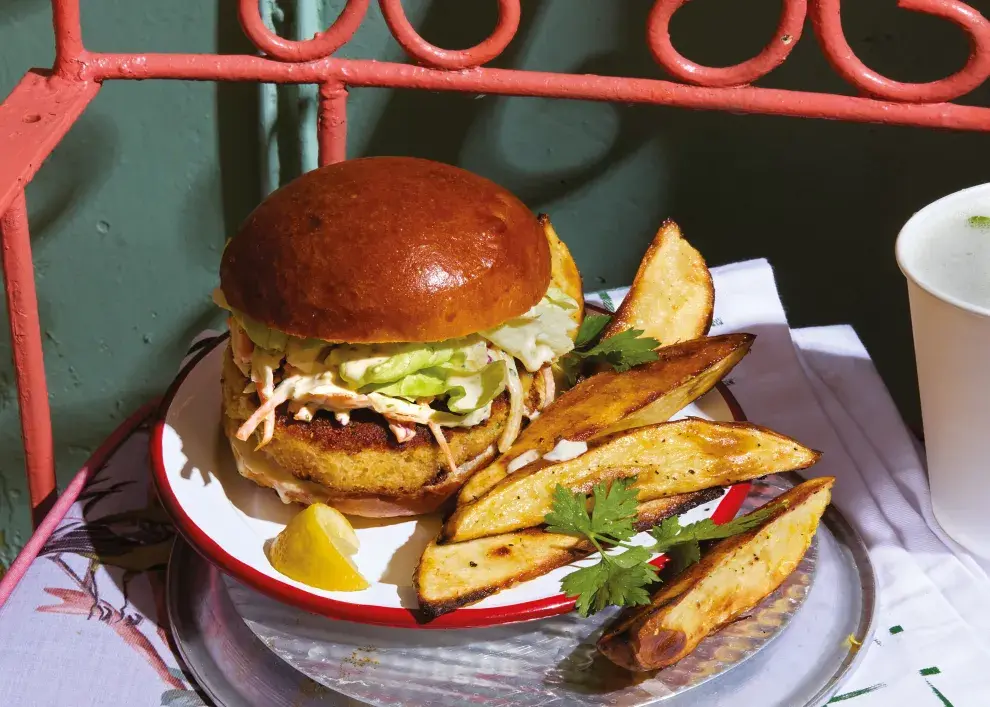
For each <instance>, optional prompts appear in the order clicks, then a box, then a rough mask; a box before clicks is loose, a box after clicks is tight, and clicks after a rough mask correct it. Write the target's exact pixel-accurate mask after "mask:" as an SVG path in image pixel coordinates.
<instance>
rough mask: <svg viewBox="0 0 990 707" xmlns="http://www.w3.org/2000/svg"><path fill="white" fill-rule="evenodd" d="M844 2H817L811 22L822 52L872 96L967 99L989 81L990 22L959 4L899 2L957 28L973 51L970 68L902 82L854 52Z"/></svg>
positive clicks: (920, 100) (945, 0)
mask: <svg viewBox="0 0 990 707" xmlns="http://www.w3.org/2000/svg"><path fill="white" fill-rule="evenodd" d="M839 6H840V0H814V5H813V9H812V15H811V17H812V23H813V25H814V28H815V33H816V34H817V35H818V41H819V42H820V43H821V45H822V51H823V52H824V53H825V56H826V58H827V59H828V61H829V63H830V64H831V65H832V67H833V68H834V69H835V70H836V71H837V72H838V73H839V74H840V75H841V76H842V77H843V78H844V79H845V80H846V81H848V82H849V83H851V84H852V85H853V86H855V87H856V88H858V89H859V90H861V91H863V92H864V93H866V94H868V95H870V96H873V97H874V98H882V99H886V100H890V101H901V102H905V103H941V102H943V101H951V100H953V99H955V98H959V97H960V96H964V95H966V94H967V93H969V92H970V91H972V90H973V89H975V88H976V87H978V86H979V85H980V84H982V83H983V82H984V81H986V80H987V77H990V21H987V19H986V18H985V17H983V15H981V14H980V13H979V12H977V11H976V10H974V9H973V8H972V7H970V6H969V5H966V4H965V3H962V2H959V1H958V0H899V2H898V3H897V6H898V7H900V8H901V9H904V10H911V11H913V12H921V13H924V14H926V15H935V16H936V17H941V18H943V19H946V20H949V21H950V22H952V23H954V24H956V25H958V26H959V27H961V28H962V30H963V31H964V32H966V34H967V36H968V37H969V41H970V46H971V53H970V57H969V61H968V62H966V66H964V67H963V68H962V69H960V70H959V71H958V72H956V73H955V74H953V75H952V76H949V77H947V78H944V79H940V80H938V81H932V82H930V83H901V82H900V81H894V80H892V79H889V78H887V77H886V76H882V75H881V74H878V73H877V72H876V71H873V70H872V69H870V68H869V67H867V66H866V65H865V64H864V63H863V62H861V61H860V60H859V59H858V58H857V57H856V55H855V54H854V53H853V50H852V48H851V47H850V46H849V43H848V42H847V41H846V38H845V35H844V33H843V32H842V19H841V17H840V9H839Z"/></svg>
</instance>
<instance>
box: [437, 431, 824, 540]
mask: <svg viewBox="0 0 990 707" xmlns="http://www.w3.org/2000/svg"><path fill="white" fill-rule="evenodd" d="M819 456H820V455H819V453H818V452H816V451H814V450H812V449H808V448H807V447H805V446H803V445H801V444H799V443H798V442H795V441H794V440H793V439H790V438H788V437H785V436H783V435H780V434H777V433H776V432H772V431H770V430H768V429H765V428H762V427H757V426H756V425H752V424H749V423H731V422H710V421H708V420H702V419H699V418H687V419H685V420H678V421H676V422H665V423H661V424H658V425H653V426H650V427H640V428H638V429H635V430H629V431H624V432H620V433H618V434H615V435H611V436H609V437H606V438H604V439H602V440H601V441H600V442H599V443H598V444H596V445H594V446H593V447H591V448H590V449H589V450H588V451H587V452H586V453H585V454H582V455H581V456H579V457H576V458H574V459H570V460H568V461H563V462H557V463H551V462H545V461H544V462H533V463H531V464H528V465H526V466H524V467H522V468H521V469H519V470H517V471H515V472H513V473H511V474H509V475H508V476H507V477H505V478H504V479H502V480H501V481H500V482H498V484H496V485H495V486H494V487H493V488H492V489H491V490H490V491H489V492H488V493H486V494H485V495H484V496H482V497H481V498H479V499H477V500H475V501H474V502H472V503H469V504H465V505H463V506H460V507H459V508H458V509H457V510H456V511H455V512H454V514H453V515H452V516H451V517H450V518H449V519H448V520H447V522H446V523H445V524H444V528H443V531H442V533H441V536H440V537H441V539H442V540H443V541H445V542H455V543H456V542H463V541H465V540H472V539H474V538H481V537H487V536H490V535H500V534H502V533H508V532H511V531H513V530H520V529H522V528H531V527H534V526H537V525H541V524H542V523H543V518H544V517H545V516H546V514H547V513H549V512H550V510H551V509H552V507H553V494H554V489H555V488H556V487H557V485H558V484H559V485H562V486H565V487H566V488H568V489H570V490H571V491H575V492H583V493H590V492H591V489H592V487H593V486H594V485H595V484H598V483H601V482H603V481H611V480H613V479H619V478H626V477H630V476H636V477H637V479H636V483H635V487H636V488H638V489H639V500H640V501H648V500H650V499H654V498H661V497H664V496H673V495H675V494H681V493H690V492H692V491H699V490H701V489H706V488H711V487H714V486H729V485H731V484H735V483H738V482H740V481H748V480H749V479H753V478H756V477H759V476H766V475H767V474H776V473H780V472H784V471H794V470H795V469H804V468H807V467H809V466H811V465H812V464H814V463H815V462H816V461H817V460H818V458H819Z"/></svg>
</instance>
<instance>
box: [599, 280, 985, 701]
mask: <svg viewBox="0 0 990 707" xmlns="http://www.w3.org/2000/svg"><path fill="white" fill-rule="evenodd" d="M713 277H714V280H715V289H716V297H715V302H716V305H715V322H714V325H713V328H712V333H714V334H724V333H728V332H733V331H747V332H751V333H753V334H756V335H757V339H756V342H755V344H754V346H753V351H752V353H751V354H750V355H749V356H747V357H746V358H745V359H744V360H743V361H742V363H740V364H739V365H738V366H737V367H736V368H735V369H734V370H733V371H732V372H731V373H730V374H729V377H728V379H727V381H726V382H727V383H728V384H729V385H730V387H731V388H732V392H733V393H734V394H735V396H736V397H737V398H738V399H739V401H740V403H741V405H742V406H743V409H744V410H745V412H746V414H747V416H748V417H749V419H750V420H752V421H753V422H756V423H758V424H762V425H766V426H768V427H771V428H773V429H775V430H777V431H779V432H782V433H784V434H787V435H791V436H793V437H795V438H796V439H798V440H800V441H801V442H803V443H804V444H807V445H808V446H811V447H814V448H815V449H819V450H821V451H822V452H824V456H823V459H822V461H821V462H820V463H819V464H817V465H816V466H815V467H813V469H812V470H811V473H812V474H820V475H830V476H835V477H836V479H837V481H836V485H835V488H834V493H833V502H834V504H835V505H836V506H837V507H838V508H839V510H840V511H841V512H842V513H843V515H844V516H845V517H846V518H847V519H848V520H849V522H850V523H851V524H852V525H853V526H854V527H855V528H856V529H857V530H858V531H859V533H860V535H861V536H862V537H863V539H864V541H865V543H866V545H867V546H868V547H869V550H870V556H871V558H872V561H873V564H874V567H875V569H876V572H877V576H878V581H879V595H880V610H879V617H878V623H877V630H876V634H875V640H874V641H873V643H872V644H871V645H869V646H863V648H861V650H865V651H867V654H866V656H865V658H864V660H863V662H862V664H861V665H860V667H859V668H858V669H857V670H856V671H855V673H854V674H853V675H852V676H851V677H850V678H849V680H848V681H847V682H846V683H845V684H844V685H843V686H842V688H841V689H840V691H839V694H838V695H837V696H836V697H834V698H833V702H846V701H849V705H850V707H876V706H886V705H898V706H900V705H904V706H905V707H928V706H931V707H946V706H947V705H948V706H950V707H970V706H971V705H972V706H974V707H975V706H983V705H990V668H988V667H987V666H988V665H990V638H988V630H990V612H987V611H986V605H987V602H988V601H990V579H988V577H987V574H986V572H985V571H984V570H983V569H982V568H981V567H980V565H979V564H978V563H977V562H976V561H975V560H974V559H973V558H972V557H970V556H969V555H968V554H967V553H966V552H965V551H964V550H962V549H961V548H960V547H958V546H957V545H956V544H955V543H953V542H952V541H951V540H949V539H948V538H946V537H945V536H944V534H943V533H942V532H941V530H940V529H939V528H938V527H937V525H935V522H934V520H933V518H932V513H931V500H930V498H929V497H928V487H927V481H926V478H925V473H924V467H923V464H922V461H921V459H920V458H919V455H918V447H917V445H916V444H915V443H914V442H913V441H912V437H911V434H910V432H909V431H908V430H907V428H906V427H905V425H904V423H903V421H902V420H901V418H900V416H899V414H898V413H897V410H896V408H895V407H894V405H893V402H892V401H891V399H890V396H889V395H888V394H887V390H886V388H885V387H884V385H883V383H882V381H881V380H880V377H879V376H878V375H877V372H876V370H875V369H874V367H873V364H872V362H871V361H870V359H869V356H868V354H867V353H866V350H865V349H864V348H863V345H862V344H861V343H860V341H859V339H858V338H857V337H856V334H855V332H854V331H853V330H852V329H851V328H850V327H826V328H816V329H804V330H798V331H795V332H791V331H790V329H789V327H788V324H787V319H786V316H785V314H784V309H783V306H782V305H781V302H780V297H779V295H778V294H777V288H776V284H775V282H774V278H773V272H772V270H771V269H770V266H769V264H768V263H767V262H766V261H765V260H755V261H749V262H745V263H737V264H734V265H728V266H724V267H720V268H715V269H714V270H713ZM626 291H627V290H626V289H625V288H623V289H619V290H611V291H608V292H605V293H599V294H598V295H595V296H589V300H592V301H597V302H600V303H604V304H605V305H606V306H608V305H609V304H610V303H612V304H615V305H617V304H618V303H619V302H621V300H622V297H623V296H624V295H625V293H626ZM792 335H793V341H792ZM905 355H911V353H910V352H905Z"/></svg>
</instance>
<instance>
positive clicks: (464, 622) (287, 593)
mask: <svg viewBox="0 0 990 707" xmlns="http://www.w3.org/2000/svg"><path fill="white" fill-rule="evenodd" d="M226 339H227V334H222V335H219V336H217V337H215V338H214V339H212V340H206V341H203V342H201V345H200V349H199V351H197V352H196V354H195V355H194V356H193V358H192V359H191V360H190V361H189V362H188V363H187V364H186V365H185V366H184V367H183V368H182V370H181V371H180V372H179V375H178V376H177V377H176V379H175V380H174V381H173V382H172V385H171V386H169V389H168V392H167V393H166V394H165V397H164V398H163V399H162V403H161V405H160V407H159V409H158V415H157V419H156V421H155V423H154V427H153V429H152V434H151V442H150V447H151V449H150V458H151V467H152V478H153V479H154V482H155V487H156V488H157V490H158V496H159V498H160V499H161V501H162V504H163V505H164V507H165V510H166V511H167V512H168V514H169V515H170V516H171V517H172V520H173V522H174V523H175V526H176V528H177V529H178V531H179V533H180V534H181V535H182V537H183V538H184V539H185V540H186V541H187V542H188V543H189V544H190V545H191V546H192V547H193V548H195V550H196V551H197V552H199V553H200V554H201V555H202V556H203V557H204V558H206V560H207V561H209V562H211V563H212V564H214V565H215V566H217V567H218V568H220V569H221V570H222V571H223V572H224V573H226V574H227V575H229V576H231V577H233V578H234V579H236V580H238V581H239V582H242V583H244V584H246V585H247V586H249V587H251V588H252V589H254V590H256V591H258V592H261V593H262V594H265V595H267V596H269V597H271V598H272V599H276V600H277V601H281V602H283V603H285V604H290V605H292V606H295V607H297V608H299V609H303V610H304V611H309V612H311V613H314V614H319V615H321V616H326V617H328V618H331V619H337V620H341V621H354V622H357V623H363V624H370V625H374V626H390V627H395V628H418V629H464V628H484V627H488V626H497V625H502V624H508V623H517V622H522V621H533V620H535V619H544V618H547V617H550V616H557V615H559V614H565V613H567V612H569V611H571V610H572V609H573V608H574V603H575V602H574V600H573V599H568V598H567V597H566V596H564V595H563V594H558V595H556V596H552V597H546V598H544V599H536V600H533V601H528V602H522V603H520V604H512V605H508V606H496V607H490V608H487V609H472V608H464V609H457V610H456V611H452V612H451V613H449V614H444V615H443V616H440V617H439V618H436V619H433V620H432V621H429V622H426V621H425V619H424V618H422V617H421V616H420V615H419V613H418V612H416V611H413V610H411V609H404V608H399V607H390V606H371V605H365V604H352V603H349V602H342V601H338V600H336V599H329V598H327V597H321V596H317V595H315V594H310V593H309V592H306V591H303V590H301V589H298V588H296V587H293V586H291V585H289V584H286V583H284V582H281V581H279V580H277V579H273V578H272V577H269V576H268V575H266V574H264V573H262V572H259V571H258V570H257V569H255V568H253V567H251V566H250V565H248V564H246V563H244V562H242V561H241V560H238V559H237V558H236V557H234V556H232V555H231V554H230V553H228V552H227V551H226V550H224V549H223V548H222V547H221V546H220V545H219V544H218V543H217V542H215V541H214V540H213V539H212V538H211V537H210V536H209V535H207V534H206V533H205V532H204V531H203V530H202V529H201V528H200V527H199V526H198V525H196V523H195V522H194V521H193V520H192V519H191V518H190V517H189V516H188V515H187V514H186V512H185V510H183V508H182V506H181V504H180V503H179V501H178V499H177V498H176V497H175V494H174V493H173V492H172V488H171V485H170V484H169V483H168V479H167V476H166V474H165V460H164V458H163V456H162V438H163V435H164V432H165V419H166V416H167V415H168V411H169V408H171V406H172V401H173V399H174V398H175V395H176V393H177V392H178V390H179V388H180V387H181V386H182V383H183V382H184V381H185V379H186V377H187V376H188V375H189V373H190V372H191V371H192V370H193V368H195V367H196V365H197V364H198V363H199V362H200V361H201V360H203V358H205V357H206V356H207V355H208V354H209V353H210V352H211V351H213V350H214V349H215V348H216V347H217V346H219V345H220V344H221V343H223V342H224V341H226ZM716 387H717V388H718V389H719V392H720V393H721V394H722V396H723V397H724V399H725V401H726V404H727V405H728V407H729V409H730V411H731V412H732V416H733V418H734V419H735V420H736V421H737V422H743V421H745V419H746V417H745V415H744V414H743V410H742V407H741V406H740V405H739V402H738V401H737V400H736V399H735V397H734V396H733V395H732V393H731V392H730V391H729V389H728V388H727V387H726V386H725V385H723V384H722V383H718V384H717V386H716ZM749 488H750V484H749V483H748V482H746V483H741V484H736V485H735V486H733V487H731V488H730V489H729V492H728V493H727V494H726V495H725V496H723V497H722V500H721V501H720V502H719V504H718V507H717V508H716V509H715V512H714V513H713V514H712V519H713V520H714V521H715V522H716V523H722V522H725V521H727V520H730V519H731V518H733V517H734V516H735V515H736V513H737V512H738V511H739V508H740V507H741V506H742V503H743V501H744V500H745V499H746V496H747V494H748V493H749ZM663 559H664V558H663V557H658V558H657V559H656V560H654V563H655V564H658V565H660V564H662V563H663Z"/></svg>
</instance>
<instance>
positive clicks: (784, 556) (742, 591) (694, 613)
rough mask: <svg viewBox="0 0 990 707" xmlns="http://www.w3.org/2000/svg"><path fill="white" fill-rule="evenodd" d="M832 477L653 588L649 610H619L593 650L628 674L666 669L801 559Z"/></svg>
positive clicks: (808, 486)
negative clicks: (668, 580) (679, 573)
mask: <svg viewBox="0 0 990 707" xmlns="http://www.w3.org/2000/svg"><path fill="white" fill-rule="evenodd" d="M834 482H835V479H833V478H831V477H824V478H819V479H812V480H811V481H806V482H804V483H803V484H800V485H798V486H795V487H794V488H792V489H790V490H789V491H787V492H786V493H784V494H783V495H781V496H779V497H778V498H777V499H774V500H773V501H770V503H769V504H767V505H768V506H772V507H773V508H775V512H774V513H773V515H772V516H771V517H770V518H769V519H767V520H766V521H765V522H764V523H762V524H761V525H760V526H759V527H757V528H754V529H753V530H751V531H749V532H747V533H743V534H741V535H736V536H734V537H731V538H726V539H725V540H722V541H720V542H719V543H718V544H716V545H715V547H713V548H712V549H711V550H710V551H709V552H708V553H707V554H705V555H704V556H703V557H702V558H701V561H700V562H698V563H697V564H695V565H692V566H691V567H689V568H688V569H687V570H686V571H685V572H683V573H682V574H681V575H680V576H678V577H677V578H675V579H674V580H673V581H672V582H670V583H669V584H664V585H661V588H660V590H659V591H658V592H657V593H656V594H655V595H654V596H653V598H652V600H651V602H650V604H649V606H646V607H634V608H631V609H628V610H626V611H623V612H622V614H620V615H619V618H618V619H617V620H616V622H615V623H614V624H613V625H612V626H610V627H609V628H607V629H606V630H605V633H604V634H603V635H602V637H601V638H600V639H599V641H598V650H599V651H601V652H602V653H603V654H604V655H605V656H606V657H608V659H609V660H611V661H612V662H613V663H615V664H617V665H620V666H622V667H624V668H627V669H629V670H633V671H645V670H658V669H660V668H664V667H667V666H668V665H673V664H674V663H676V662H677V661H679V660H680V659H681V658H683V657H684V656H686V655H687V654H689V653H690V652H691V651H693V650H694V649H695V648H696V647H697V645H698V643H700V642H701V640H702V639H703V638H704V637H705V636H707V635H708V634H710V633H712V632H713V631H716V630H717V629H719V628H720V627H722V626H724V625H726V624H727V623H729V622H730V621H732V620H733V619H735V618H736V617H738V616H740V615H741V614H742V613H743V612H745V611H748V610H749V609H752V608H753V607H754V606H756V605H757V604H759V603H760V602H761V601H762V600H763V599H764V597H766V596H767V595H768V594H770V593H771V592H773V591H774V590H775V589H776V588H777V587H779V586H780V584H781V582H783V581H784V579H785V578H786V577H787V576H788V575H789V574H790V573H791V572H793V571H794V568H795V567H797V564H798V563H799V562H800V561H801V558H802V557H804V553H805V552H807V550H808V547H809V546H810V545H811V539H812V538H813V537H814V535H815V531H816V530H817V528H818V522H819V520H820V519H821V517H822V513H824V512H825V507H826V506H827V505H828V503H829V500H830V499H831V491H832V484H833V483H834Z"/></svg>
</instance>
